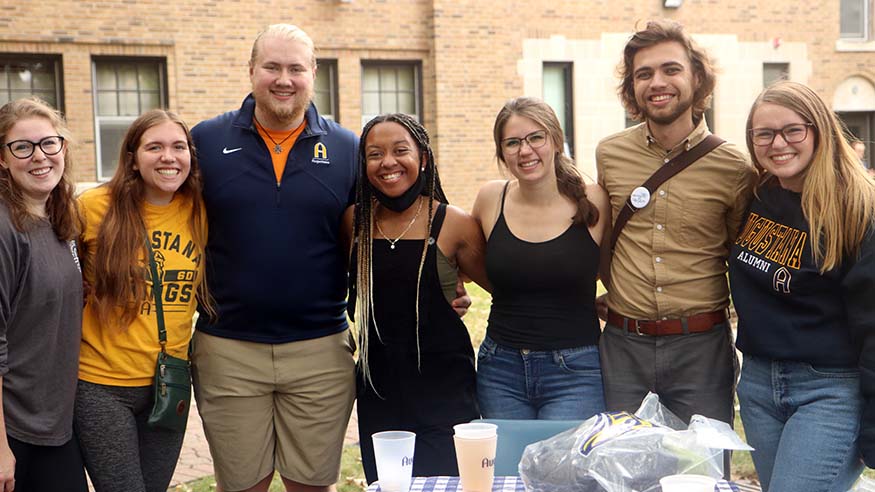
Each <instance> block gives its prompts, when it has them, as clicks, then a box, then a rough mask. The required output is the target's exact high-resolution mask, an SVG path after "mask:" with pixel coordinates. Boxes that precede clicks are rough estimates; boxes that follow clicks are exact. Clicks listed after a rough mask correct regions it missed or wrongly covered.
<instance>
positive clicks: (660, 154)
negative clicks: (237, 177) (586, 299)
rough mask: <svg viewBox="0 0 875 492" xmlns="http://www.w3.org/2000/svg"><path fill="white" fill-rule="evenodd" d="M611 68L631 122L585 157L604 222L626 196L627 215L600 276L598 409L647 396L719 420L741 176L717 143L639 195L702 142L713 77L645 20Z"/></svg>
mask: <svg viewBox="0 0 875 492" xmlns="http://www.w3.org/2000/svg"><path fill="white" fill-rule="evenodd" d="M619 71H620V73H621V76H622V81H621V83H620V86H619V89H618V92H619V94H620V97H621V99H622V101H623V104H624V106H625V107H626V110H627V111H628V112H629V114H630V115H632V116H633V117H635V118H637V119H639V120H642V123H641V124H639V125H637V126H635V127H632V128H628V129H626V130H625V131H622V132H620V133H617V134H614V135H611V136H609V137H607V138H605V139H604V140H602V141H601V142H600V143H599V145H598V148H597V150H596V162H597V168H598V179H599V183H600V184H601V185H602V186H603V187H604V188H605V189H606V190H607V192H608V194H609V195H610V201H611V209H612V212H613V219H614V221H616V220H617V217H618V216H619V214H620V212H621V210H622V209H623V208H625V207H628V205H627V202H626V201H627V198H628V197H630V195H632V197H631V198H630V200H631V203H632V204H633V206H634V207H635V208H636V209H637V211H636V212H635V213H634V214H633V215H632V216H631V218H630V219H629V221H628V222H627V223H626V226H625V228H623V229H622V232H620V233H619V236H618V238H617V242H616V246H615V248H614V249H613V259H612V261H610V263H609V264H607V265H605V264H603V267H605V268H609V269H610V270H609V271H610V282H609V286H608V294H607V299H606V303H607V308H608V309H607V313H604V314H606V321H607V325H606V326H605V329H604V332H603V333H602V337H601V339H600V341H599V351H600V356H601V363H602V374H603V378H604V383H605V402H606V404H607V407H608V409H609V410H628V411H634V410H636V409H637V408H638V405H640V404H641V400H642V399H643V398H644V396H645V395H646V394H647V392H648V391H651V392H654V393H657V394H658V395H659V397H660V402H661V403H663V404H664V405H665V406H666V407H668V409H669V410H671V411H672V412H673V413H675V414H676V415H677V416H679V417H680V418H681V419H683V420H684V421H685V422H689V420H690V417H691V416H692V415H693V414H701V415H705V416H707V417H711V418H715V419H719V420H722V421H724V422H729V423H731V422H732V418H733V394H734V389H735V381H736V366H737V359H736V357H735V349H734V346H733V343H732V338H731V333H730V328H729V323H728V321H727V313H726V311H727V306H728V305H729V288H728V285H727V281H726V271H727V264H726V259H727V256H728V254H729V246H730V244H731V243H732V241H733V240H734V239H735V236H736V234H737V232H738V226H739V224H740V222H741V218H742V215H743V214H744V211H745V209H746V207H747V203H748V201H749V199H750V196H751V190H752V185H753V181H752V177H753V169H752V168H751V166H750V165H749V164H748V162H747V158H746V157H745V155H744V154H743V153H742V152H741V151H739V150H738V149H737V148H736V147H735V146H733V145H731V144H727V143H723V144H722V145H719V146H718V147H716V148H714V149H713V150H711V151H710V152H708V153H707V154H705V155H704V156H703V157H701V158H699V159H698V160H696V161H695V162H693V164H692V165H690V166H689V167H687V168H686V169H684V170H683V171H681V172H679V173H677V174H676V175H674V176H673V177H671V178H669V179H668V180H667V181H665V182H664V183H663V184H661V185H659V186H658V187H656V188H655V189H653V190H647V189H646V188H645V187H643V186H642V185H643V184H644V182H645V181H646V180H647V179H648V178H649V177H650V176H651V175H652V174H654V173H655V172H656V171H657V170H658V169H660V168H661V167H662V166H663V165H664V164H667V163H669V162H671V161H672V159H674V158H676V157H678V156H680V155H681V154H684V153H686V152H688V151H690V149H693V148H694V147H696V145H698V144H699V143H700V142H702V141H703V140H705V138H706V137H708V136H709V135H710V132H709V131H708V127H707V125H706V122H705V118H704V112H705V109H706V108H707V107H708V104H709V101H710V98H711V93H712V92H713V90H714V84H715V77H714V71H713V68H712V66H711V63H710V61H709V59H708V56H707V54H706V53H705V52H704V51H702V50H701V49H699V48H698V47H696V46H695V45H694V43H693V42H692V40H691V39H690V38H689V37H688V36H687V35H686V34H685V33H684V32H683V30H682V28H681V26H680V25H679V24H677V23H676V22H673V21H668V20H664V21H651V22H648V23H647V25H646V27H645V28H644V29H643V30H641V31H638V32H636V33H635V34H634V35H633V36H632V38H631V39H630V40H629V42H628V43H627V44H626V47H625V50H624V57H623V61H622V63H621V64H620V67H619ZM718 143H719V141H718ZM633 190H634V191H635V193H634V194H633ZM606 244H608V243H606ZM605 256H609V255H605ZM602 301H604V299H603V300H602ZM602 305H603V304H602Z"/></svg>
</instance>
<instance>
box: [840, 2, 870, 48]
mask: <svg viewBox="0 0 875 492" xmlns="http://www.w3.org/2000/svg"><path fill="white" fill-rule="evenodd" d="M840 8H841V14H840V17H841V20H840V23H841V37H842V38H844V39H868V37H869V0H841V7H840Z"/></svg>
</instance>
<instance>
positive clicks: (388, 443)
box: [371, 431, 416, 492]
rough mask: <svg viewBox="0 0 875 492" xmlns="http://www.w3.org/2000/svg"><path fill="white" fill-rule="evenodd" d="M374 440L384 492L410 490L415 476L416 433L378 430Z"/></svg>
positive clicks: (404, 491) (379, 478)
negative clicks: (414, 452) (412, 478)
mask: <svg viewBox="0 0 875 492" xmlns="http://www.w3.org/2000/svg"><path fill="white" fill-rule="evenodd" d="M371 439H372V440H373V442H374V461H376V463H377V480H379V482H380V490H381V491H382V492H408V490H410V479H411V477H412V476H413V449H414V447H415V446H416V434H414V433H412V432H407V431H385V432H377V433H376V434H374V435H372V436H371Z"/></svg>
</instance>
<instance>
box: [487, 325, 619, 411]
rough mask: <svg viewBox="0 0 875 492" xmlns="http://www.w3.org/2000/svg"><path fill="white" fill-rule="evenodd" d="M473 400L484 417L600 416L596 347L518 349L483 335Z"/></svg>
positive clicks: (601, 398)
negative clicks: (475, 396) (474, 399)
mask: <svg viewBox="0 0 875 492" xmlns="http://www.w3.org/2000/svg"><path fill="white" fill-rule="evenodd" d="M477 400H478V402H479V404H480V413H481V414H482V415H483V418H487V419H543V420H548V419H549V420H585V419H587V418H589V417H591V416H593V415H595V414H597V413H599V412H604V411H605V398H604V388H603V386H602V371H601V366H600V364H599V352H598V347H597V346H595V345H590V346H585V347H575V348H570V349H562V350H545V351H535V350H526V349H523V350H519V349H512V348H509V347H504V346H501V345H498V344H497V343H495V341H494V340H492V339H491V338H489V337H486V339H485V340H483V343H482V344H481V345H480V351H479V352H478V353H477Z"/></svg>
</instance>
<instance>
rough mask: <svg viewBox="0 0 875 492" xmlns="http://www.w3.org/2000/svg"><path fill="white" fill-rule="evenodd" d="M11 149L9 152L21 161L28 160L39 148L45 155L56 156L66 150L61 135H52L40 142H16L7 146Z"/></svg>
mask: <svg viewBox="0 0 875 492" xmlns="http://www.w3.org/2000/svg"><path fill="white" fill-rule="evenodd" d="M6 146H7V147H9V152H12V155H14V156H15V157H18V158H19V159H27V158H28V157H30V156H32V155H33V151H34V150H35V149H36V148H37V146H39V148H40V150H42V151H43V154H45V155H55V154H57V153H58V152H60V151H61V150H63V149H64V137H62V136H60V135H52V136H49V137H44V138H41V139H40V141H39V142H31V141H30V140H14V141H12V142H9V143H8V144H6Z"/></svg>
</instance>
